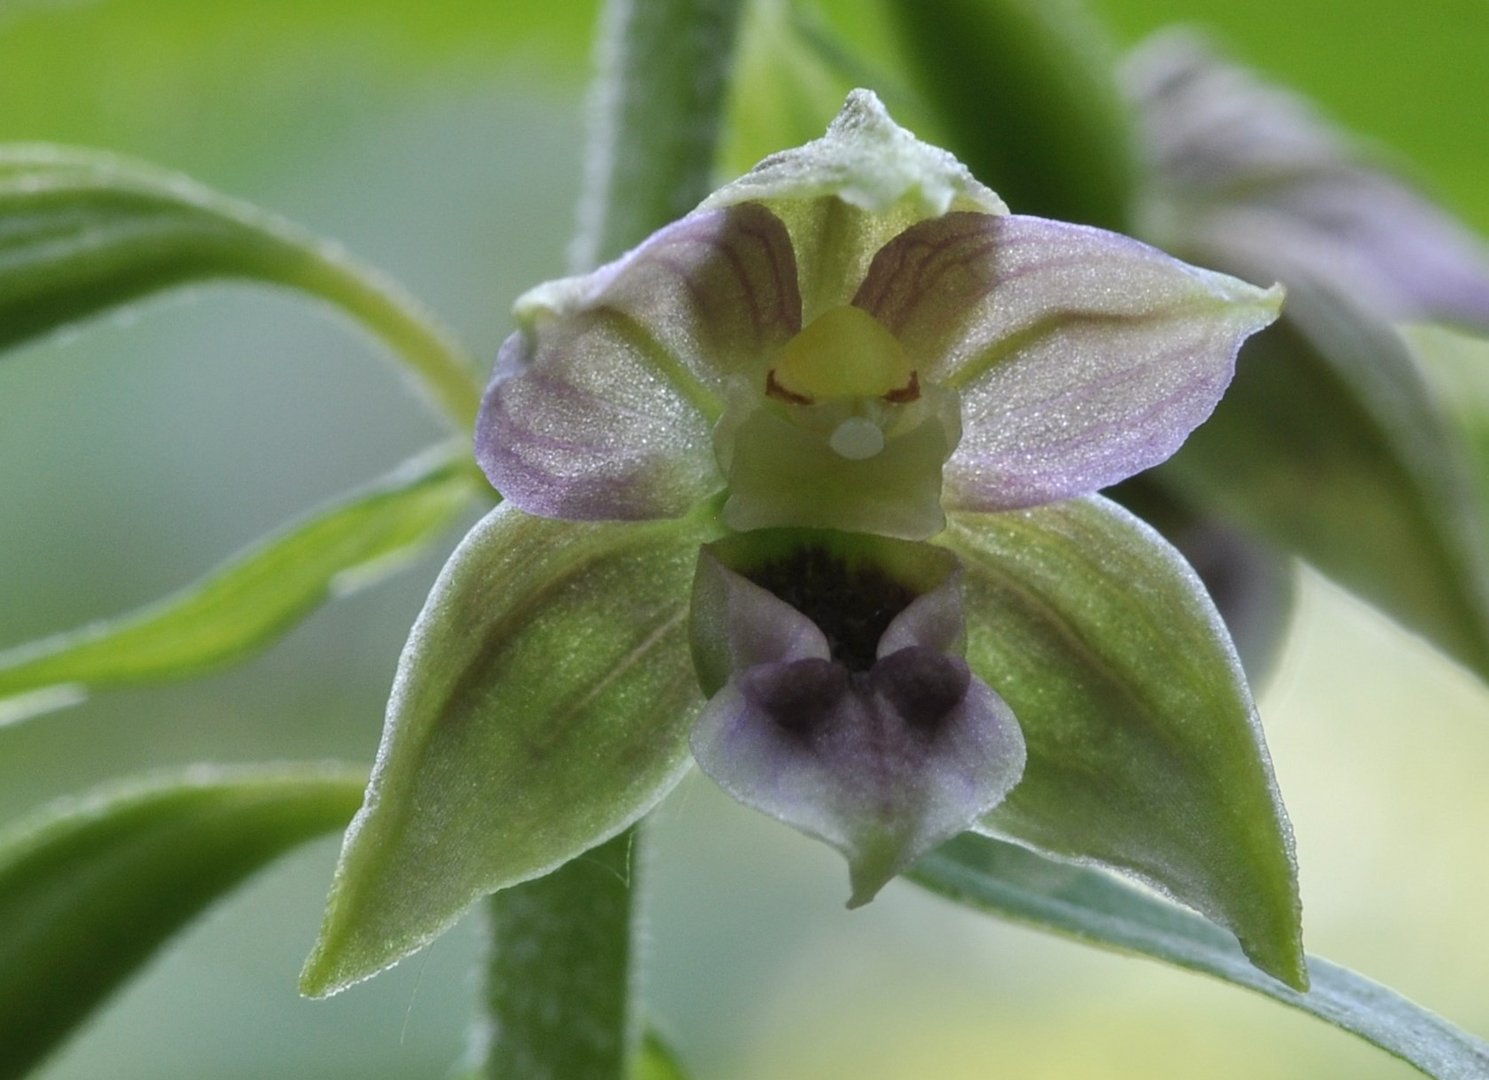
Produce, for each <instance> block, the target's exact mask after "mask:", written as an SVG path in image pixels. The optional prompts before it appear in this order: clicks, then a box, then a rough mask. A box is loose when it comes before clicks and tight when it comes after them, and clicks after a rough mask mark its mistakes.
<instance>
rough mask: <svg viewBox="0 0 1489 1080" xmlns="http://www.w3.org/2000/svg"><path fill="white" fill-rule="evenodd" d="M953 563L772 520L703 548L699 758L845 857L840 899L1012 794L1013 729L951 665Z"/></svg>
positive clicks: (956, 612) (999, 705) (867, 887)
mask: <svg viewBox="0 0 1489 1080" xmlns="http://www.w3.org/2000/svg"><path fill="white" fill-rule="evenodd" d="M959 579H960V568H959V566H958V563H957V560H956V558H955V556H953V555H952V554H951V553H950V552H948V551H945V550H944V549H941V548H937V547H934V546H931V545H928V544H919V543H912V542H909V541H901V540H890V539H886V538H883V537H872V536H866V535H859V534H847V533H839V532H829V531H823V530H802V529H769V530H760V531H757V532H753V533H747V534H741V535H738V536H734V537H730V538H729V539H727V540H724V541H720V542H719V543H716V544H711V545H708V546H706V547H705V548H704V549H703V551H702V552H701V554H700V556H699V563H698V572H697V576H696V579H695V585H694V593H693V603H692V619H691V623H692V625H691V630H692V640H693V649H694V656H695V659H696V661H697V666H698V671H699V678H700V681H701V682H702V684H703V686H704V689H705V691H706V692H707V693H709V694H710V695H711V697H710V700H709V702H708V705H707V707H706V708H705V709H704V712H703V715H702V716H701V717H700V719H699V721H698V724H697V726H696V727H695V728H694V732H693V740H692V742H693V755H694V757H695V759H696V760H697V762H698V764H699V766H700V767H701V768H702V769H703V770H704V772H706V773H708V774H709V775H710V776H711V777H713V779H714V780H715V781H717V782H718V784H719V785H720V786H721V787H723V788H724V790H726V791H728V792H729V794H731V795H733V796H734V797H735V798H736V799H738V800H739V801H740V802H742V803H744V804H745V805H747V806H750V807H753V808H755V809H757V810H760V811H762V812H764V813H766V814H769V815H771V816H772V817H775V818H777V819H779V820H781V821H783V822H785V823H786V824H788V825H791V826H793V827H795V828H797V829H800V830H801V831H802V832H805V833H807V834H808V835H811V836H815V837H817V838H818V839H821V840H824V841H826V842H827V843H829V844H831V845H832V846H833V847H835V848H837V849H838V850H839V851H841V852H842V853H843V855H844V856H845V857H846V858H847V859H848V863H849V869H850V875H851V881H852V896H851V899H850V901H849V903H850V906H857V905H859V904H863V903H866V902H867V901H868V900H870V899H872V898H873V896H874V894H875V893H877V892H878V891H879V889H880V888H882V887H883V885H884V884H885V883H886V882H888V881H889V880H890V879H891V878H893V877H894V876H895V875H896V874H898V873H899V872H900V871H901V870H903V869H905V868H906V867H908V866H909V865H910V864H911V863H913V862H914V861H915V860H916V859H918V858H919V857H920V856H921V855H923V854H925V853H926V852H928V851H930V850H931V849H932V848H934V847H936V846H937V845H939V844H940V843H942V842H943V841H945V840H948V839H950V838H951V837H952V836H954V835H956V834H957V833H959V832H961V831H963V830H964V829H966V828H968V827H969V826H970V825H972V824H973V822H975V821H976V820H977V819H978V818H979V817H980V816H981V815H983V814H985V813H987V812H988V811H989V810H991V809H992V808H993V807H995V806H996V805H997V804H998V803H1000V802H1002V800H1003V799H1004V797H1005V796H1006V795H1007V794H1008V792H1009V790H1011V789H1012V787H1013V785H1014V784H1015V783H1016V782H1017V781H1018V779H1019V777H1020V776H1021V775H1022V772H1023V767H1024V757H1025V749H1024V740H1023V735H1022V733H1021V732H1020V731H1019V727H1018V723H1017V721H1016V720H1015V719H1014V716H1013V713H1012V711H1011V710H1010V709H1009V708H1008V706H1007V705H1006V704H1005V703H1004V702H1003V700H1002V698H1000V697H999V696H998V695H997V694H996V693H995V692H994V691H993V690H992V689H991V688H990V687H989V686H988V685H987V684H986V683H985V682H983V680H982V679H980V678H979V677H977V676H976V675H975V674H973V673H972V672H971V671H970V670H969V668H968V667H967V664H966V661H965V660H963V659H962V656H961V647H962V641H963V637H964V630H965V628H964V622H963V617H962V610H961V596H960V590H959Z"/></svg>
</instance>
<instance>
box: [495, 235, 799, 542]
mask: <svg viewBox="0 0 1489 1080" xmlns="http://www.w3.org/2000/svg"><path fill="white" fill-rule="evenodd" d="M517 316H518V319H519V322H520V324H521V328H520V329H519V330H518V331H517V332H516V333H515V334H513V335H512V336H511V337H510V338H508V339H507V341H506V343H505V344H504V345H503V346H502V350H501V354H500V356H499V357H498V359H497V368H496V372H495V374H494V376H493V379H492V383H491V386H490V387H489V388H488V389H487V391H486V397H485V400H484V401H483V403H482V407H481V414H480V417H479V418H478V420H477V428H476V457H477V460H478V461H479V462H480V463H481V467H482V468H483V469H484V470H485V471H486V475H487V476H488V477H489V478H490V480H491V482H492V484H493V485H495V487H496V488H497V490H498V491H500V492H501V493H502V494H503V496H505V497H506V498H507V499H508V500H510V501H511V502H513V503H514V504H515V505H516V506H518V507H519V508H521V509H523V510H526V511H527V512H529V513H532V514H538V515H541V516H544V517H557V518H577V519H641V518H658V517H672V516H677V515H679V514H682V513H683V512H685V511H686V510H687V509H688V507H690V506H692V505H693V504H694V503H696V502H697V501H698V500H699V499H701V498H703V497H704V496H706V495H708V494H710V493H711V492H713V491H716V490H718V488H719V487H720V486H721V484H722V482H723V481H722V478H721V476H720V475H719V472H718V468H717V466H716V464H715V462H714V455H713V443H712V425H713V423H714V421H715V420H717V419H718V415H719V412H720V410H721V409H722V404H721V400H720V395H721V393H722V390H723V384H724V380H725V378H726V377H727V376H728V375H729V374H730V373H733V372H739V371H743V370H746V369H749V368H751V367H752V366H757V365H758V364H759V363H760V360H761V358H762V357H764V356H766V355H768V354H769V353H770V351H771V350H773V349H775V348H777V347H779V346H780V345H782V344H784V343H785V342H786V341H787V340H789V339H790V338H791V336H792V335H793V334H795V333H796V332H797V331H798V330H799V329H800V328H801V302H800V299H799V297H798V295H797V291H796V269H795V263H794V261H793V257H792V253H791V246H790V241H789V239H788V238H787V235H786V231H785V228H784V226H782V225H781V223H780V221H779V220H777V219H776V218H775V217H774V216H773V215H771V214H770V213H769V212H768V211H766V210H764V209H762V208H760V207H758V206H740V207H735V208H732V209H729V210H711V211H701V212H699V213H695V214H692V215H690V216H688V217H686V218H684V219H683V220H681V221H678V222H676V223H674V224H672V225H669V226H667V227H666V228H664V229H662V230H660V231H659V232H657V233H655V234H653V235H652V236H651V237H650V238H649V239H648V240H647V241H646V242H644V243H643V244H642V245H641V246H640V247H638V248H636V249H635V250H634V251H631V252H630V253H628V254H627V255H624V256H622V257H621V258H620V259H618V260H616V261H615V262H613V263H610V264H609V265H607V266H604V267H602V268H600V269H599V270H596V271H595V272H594V273H592V274H589V275H586V276H584V277H579V278H568V279H565V280H563V281H557V282H551V283H549V284H547V285H543V286H540V287H539V288H537V289H534V290H533V291H532V292H530V293H528V294H527V295H526V296H524V297H523V298H522V299H520V300H519V301H518V303H517Z"/></svg>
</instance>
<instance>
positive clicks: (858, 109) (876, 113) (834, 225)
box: [703, 90, 1008, 322]
mask: <svg viewBox="0 0 1489 1080" xmlns="http://www.w3.org/2000/svg"><path fill="white" fill-rule="evenodd" d="M741 203H758V204H760V205H763V206H765V207H767V208H768V209H770V210H771V211H772V212H773V213H775V214H777V215H778V216H779V217H780V219H781V220H782V221H784V222H785V224H786V228H787V230H788V231H789V232H790V234H791V241H792V245H793V247H794V248H795V251H796V259H797V265H798V266H799V268H800V272H801V295H802V306H803V310H804V311H805V320H806V321H807V322H810V321H811V320H813V319H815V318H816V317H817V316H819V315H821V314H822V313H823V312H824V311H827V310H829V309H830V308H833V307H837V306H838V305H841V304H846V303H847V302H848V299H849V297H851V296H852V295H853V289H854V287H855V286H856V285H857V284H858V283H859V282H860V281H862V280H863V275H864V273H865V272H866V271H867V270H868V266H869V260H870V259H871V258H873V254H874V252H876V251H878V250H879V248H881V247H882V246H884V244H885V243H887V242H888V241H889V239H890V238H891V237H893V236H895V235H897V234H898V233H901V232H903V231H904V230H905V229H908V228H909V227H910V226H911V225H913V224H915V223H916V222H917V221H923V220H925V219H926V218H934V217H940V216H941V215H942V214H944V213H946V212H947V211H949V210H972V211H977V212H979V213H985V214H1006V213H1007V212H1008V207H1007V206H1005V205H1004V203H1003V200H1002V199H1000V198H998V196H997V195H995V194H994V193H993V192H992V191H990V190H988V188H986V187H984V186H983V185H982V184H981V183H979V182H978V181H977V179H976V178H975V177H973V175H972V174H971V172H969V171H968V170H967V167H966V166H965V165H963V164H962V163H961V162H960V161H958V160H957V159H956V158H955V157H953V156H952V155H951V154H949V153H947V152H946V151H945V150H942V149H940V148H939V147H935V146H930V145H928V144H926V143H923V142H921V141H920V140H919V139H917V138H916V137H915V136H914V135H912V134H911V133H910V132H908V131H906V130H905V129H904V128H902V127H900V126H899V125H898V124H896V123H895V122H894V120H892V119H891V118H890V116H889V113H888V112H887V111H886V110H885V108H884V105H883V104H882V103H881V102H880V101H879V99H878V98H877V97H875V96H874V94H873V92H872V91H869V90H854V91H853V92H852V93H851V94H849V95H848V99H847V101H846V102H844V104H843V108H842V111H841V112H839V113H838V115H837V116H836V117H835V118H834V119H833V121H832V124H831V125H829V127H828V129H827V132H826V134H824V135H823V136H822V137H821V138H820V139H814V140H812V141H811V142H809V143H807V144H806V145H805V146H797V147H793V148H791V149H789V150H783V151H781V152H780V153H778V154H772V155H771V156H770V157H768V158H766V159H765V160H764V161H762V162H760V163H759V164H758V165H756V166H755V167H754V168H753V169H751V170H750V171H749V172H747V173H745V174H744V175H743V176H741V177H739V178H738V179H737V180H735V181H733V182H732V183H729V184H726V185H724V187H722V188H720V189H719V190H718V191H716V192H714V193H713V194H712V195H710V196H709V197H708V198H707V199H706V200H704V203H703V205H704V206H705V207H721V206H736V205H739V204H741Z"/></svg>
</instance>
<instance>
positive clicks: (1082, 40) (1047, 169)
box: [888, 0, 1141, 232]
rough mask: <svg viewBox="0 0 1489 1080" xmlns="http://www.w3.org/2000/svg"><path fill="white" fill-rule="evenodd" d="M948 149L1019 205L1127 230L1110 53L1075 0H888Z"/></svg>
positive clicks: (1131, 160) (1124, 115)
mask: <svg viewBox="0 0 1489 1080" xmlns="http://www.w3.org/2000/svg"><path fill="white" fill-rule="evenodd" d="M888 9H889V12H890V14H891V15H892V16H893V17H894V21H895V23H896V26H897V28H898V30H899V39H900V42H901V44H902V46H903V49H904V52H905V54H906V60H907V61H908V67H909V69H910V72H911V75H912V76H913V78H914V80H915V88H916V89H917V90H918V91H919V92H920V93H921V95H922V96H923V97H924V98H925V99H926V100H927V101H928V102H930V104H931V105H932V106H933V109H934V112H935V114H936V115H937V118H938V119H939V120H940V121H941V122H942V124H943V126H944V128H945V130H946V145H947V147H948V148H949V149H950V150H951V151H952V152H953V153H955V154H956V155H957V157H959V158H961V159H962V160H963V161H964V162H966V163H967V166H968V167H969V168H970V169H971V170H972V171H973V172H974V173H975V174H976V175H977V177H978V178H979V179H980V180H982V181H983V182H985V183H987V184H991V185H992V186H993V187H994V188H996V189H997V191H998V193H999V194H1000V195H1002V196H1003V198H1005V199H1006V200H1008V205H1009V206H1011V207H1012V208H1013V209H1014V211H1015V212H1017V213H1020V214H1034V215H1037V216H1039V217H1048V218H1055V219H1058V220H1061V221H1074V222H1079V223H1081V224H1083V225H1097V226H1100V227H1102V228H1106V229H1115V230H1117V231H1119V232H1130V231H1131V225H1132V220H1131V219H1132V210H1133V206H1134V204H1135V200H1136V192H1137V187H1138V182H1139V178H1140V175H1141V168H1140V165H1139V154H1138V150H1137V143H1136V140H1135V137H1134V135H1135V132H1134V125H1133V122H1132V118H1131V116H1130V114H1129V111H1128V109H1127V106H1126V104H1125V102H1124V101H1123V99H1122V94H1121V91H1120V89H1119V88H1118V85H1117V80H1116V74H1115V58H1114V54H1113V51H1112V50H1111V48H1110V46H1109V44H1108V43H1107V42H1106V41H1105V40H1103V37H1102V34H1101V28H1100V26H1099V25H1098V24H1097V23H1096V20H1095V19H1094V18H1093V17H1092V16H1091V15H1090V13H1089V12H1087V11H1085V10H1084V8H1083V6H1082V5H1081V4H1080V3H1079V2H1078V0H937V2H936V3H931V4H927V3H921V2H919V0H888Z"/></svg>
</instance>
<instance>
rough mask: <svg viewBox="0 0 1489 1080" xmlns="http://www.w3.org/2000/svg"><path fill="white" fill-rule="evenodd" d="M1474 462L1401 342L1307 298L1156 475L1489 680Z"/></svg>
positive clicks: (1486, 593)
mask: <svg viewBox="0 0 1489 1080" xmlns="http://www.w3.org/2000/svg"><path fill="white" fill-rule="evenodd" d="M1464 459H1465V454H1464V451H1463V447H1462V446H1461V445H1460V443H1459V442H1458V441H1457V439H1456V438H1455V433H1454V432H1453V431H1451V430H1450V427H1449V424H1448V421H1447V419H1446V418H1445V417H1444V416H1443V414H1442V411H1441V410H1440V408H1439V407H1438V406H1437V404H1436V403H1435V402H1434V401H1433V400H1432V397H1431V395H1430V394H1429V392H1428V389H1427V386H1426V384H1425V381H1424V380H1423V378H1422V375H1421V372H1420V371H1419V369H1418V368H1417V365H1416V362H1415V359H1414V358H1413V356H1412V355H1411V353H1410V351H1409V350H1408V347H1407V345H1406V343H1405V342H1404V341H1403V340H1402V338H1401V337H1400V336H1399V335H1398V334H1397V333H1396V331H1395V330H1393V329H1392V328H1391V327H1390V326H1389V325H1388V324H1386V323H1383V322H1380V321H1378V320H1377V319H1375V318H1374V317H1373V316H1372V315H1370V314H1369V313H1368V312H1364V311H1361V310H1360V309H1359V308H1358V306H1357V305H1355V304H1353V303H1351V302H1349V301H1348V300H1347V299H1345V298H1343V297H1340V296H1337V295H1335V294H1333V293H1331V292H1328V291H1326V290H1324V289H1321V288H1319V287H1317V286H1304V285H1292V286H1290V287H1289V290H1288V316H1287V317H1284V319H1283V321H1282V322H1281V323H1280V324H1279V325H1278V326H1276V327H1275V328H1273V329H1272V330H1270V331H1269V332H1267V333H1265V334H1262V335H1260V336H1258V337H1257V338H1255V339H1253V341H1252V342H1251V343H1249V344H1248V345H1247V346H1246V349H1245V351H1243V352H1242V354H1241V358H1240V362H1239V363H1238V364H1237V368H1236V379H1235V381H1234V382H1233V383H1232V384H1231V387H1230V390H1229V392H1228V393H1227V394H1226V396H1225V399H1224V400H1223V401H1221V403H1220V407H1219V408H1218V409H1217V410H1216V411H1215V415H1214V416H1212V417H1211V418H1210V420H1209V422H1208V423H1206V424H1204V425H1203V426H1202V427H1200V428H1199V430H1198V431H1196V432H1195V433H1194V435H1193V436H1192V437H1191V438H1190V440H1189V442H1188V443H1186V444H1185V446H1184V448H1183V449H1182V450H1181V451H1180V452H1179V453H1178V454H1177V455H1175V456H1174V457H1173V458H1172V459H1170V460H1169V461H1168V462H1166V463H1165V464H1164V465H1162V466H1161V467H1160V468H1159V469H1158V471H1157V472H1156V473H1155V474H1154V475H1155V476H1156V477H1157V478H1158V479H1159V480H1160V481H1161V482H1163V483H1165V484H1167V485H1169V486H1170V487H1171V489H1172V490H1174V491H1175V492H1177V493H1178V494H1179V495H1180V496H1181V497H1183V498H1184V499H1186V500H1188V501H1189V502H1191V503H1192V504H1193V505H1195V506H1197V507H1200V508H1202V509H1205V510H1207V511H1209V512H1212V513H1217V514H1220V515H1223V516H1226V517H1229V518H1230V519H1232V520H1234V521H1237V522H1240V523H1242V524H1244V525H1246V526H1248V527H1250V528H1252V529H1254V530H1256V531H1257V532H1259V533H1261V534H1262V535H1263V536H1265V537H1267V538H1268V539H1270V540H1272V541H1273V542H1275V543H1276V544H1278V545H1279V546H1282V547H1284V548H1286V549H1290V550H1291V551H1293V552H1295V553H1297V554H1298V555H1300V556H1302V557H1303V558H1304V559H1306V560H1308V561H1309V562H1311V563H1312V564H1313V565H1315V566H1316V567H1318V568H1319V569H1320V570H1322V571H1323V572H1324V573H1325V574H1327V575H1329V576H1330V577H1332V578H1334V579H1335V580H1336V581H1338V582H1339V583H1340V584H1342V585H1344V586H1345V587H1346V588H1349V589H1351V590H1353V591H1354V592H1356V593H1358V594H1359V595H1360V596H1362V597H1364V598H1365V599H1367V600H1369V601H1370V602H1372V603H1374V604H1376V605H1378V606H1380V607H1381V608H1382V609H1383V610H1384V611H1386V612H1387V613H1388V614H1389V615H1391V616H1392V617H1393V618H1394V619H1396V620H1397V621H1398V622H1400V623H1401V624H1402V625H1404V626H1406V627H1407V628H1408V629H1411V630H1415V631H1416V632H1418V633H1421V634H1423V635H1425V636H1426V637H1427V638H1428V639H1429V640H1430V641H1431V642H1433V643H1434V644H1435V645H1437V646H1438V647H1439V648H1441V649H1442V650H1444V651H1445V652H1447V653H1448V654H1449V655H1450V656H1452V657H1454V658H1455V659H1457V660H1458V661H1460V662H1461V663H1463V664H1465V665H1467V666H1468V667H1469V668H1470V669H1471V670H1473V671H1474V672H1476V673H1477V674H1478V675H1479V677H1480V678H1489V531H1486V528H1485V513H1484V503H1483V501H1482V500H1481V498H1480V497H1479V493H1478V492H1476V491H1474V490H1473V485H1472V482H1471V480H1470V477H1469V473H1468V470H1467V468H1466V467H1465V460H1464Z"/></svg>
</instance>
